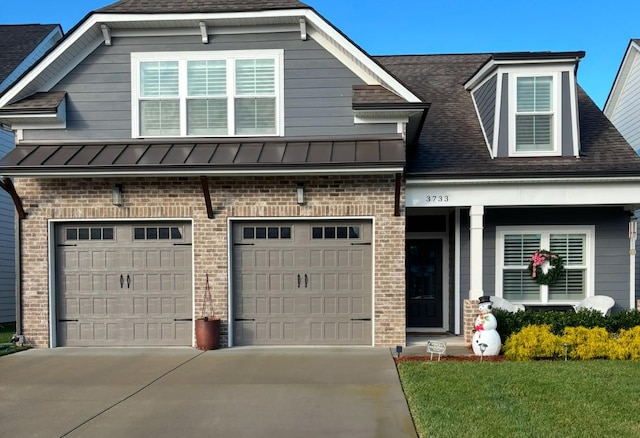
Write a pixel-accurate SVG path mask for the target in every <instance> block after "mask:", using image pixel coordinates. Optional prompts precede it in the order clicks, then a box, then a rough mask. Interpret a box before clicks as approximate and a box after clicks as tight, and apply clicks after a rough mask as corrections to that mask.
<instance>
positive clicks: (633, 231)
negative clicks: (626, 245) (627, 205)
mask: <svg viewBox="0 0 640 438" xmlns="http://www.w3.org/2000/svg"><path fill="white" fill-rule="evenodd" d="M637 238H638V218H637V217H635V216H631V218H630V219H629V239H631V240H636V239H637Z"/></svg>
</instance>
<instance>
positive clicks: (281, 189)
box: [15, 176, 405, 347]
mask: <svg viewBox="0 0 640 438" xmlns="http://www.w3.org/2000/svg"><path fill="white" fill-rule="evenodd" d="M299 182H300V183H303V184H304V185H305V198H306V201H307V204H306V205H304V206H299V205H297V203H296V196H295V195H296V185H297V183H299ZM114 183H120V184H122V185H123V193H124V205H123V206H122V207H115V206H112V205H111V187H112V185H113V184H114ZM15 184H16V189H17V191H18V193H19V195H20V196H21V197H22V200H23V204H24V206H25V209H26V211H27V213H28V217H27V219H26V220H24V221H23V222H22V235H21V239H22V254H23V255H22V257H23V260H22V263H23V271H24V274H23V278H22V290H23V325H24V335H25V337H26V340H27V342H28V343H29V344H31V345H33V346H36V347H47V346H48V345H49V325H48V319H49V284H48V278H49V272H48V268H49V265H50V261H49V260H48V251H47V242H48V238H49V236H48V220H49V219H73V220H82V219H122V218H129V219H132V220H133V219H163V218H168V219H169V218H170V219H179V218H185V219H192V220H193V252H194V263H195V266H194V279H193V280H194V285H195V291H196V292H195V303H194V304H195V309H196V310H197V311H198V309H200V308H201V307H202V298H203V290H204V273H205V272H206V273H208V274H209V279H210V284H211V285H212V295H213V300H214V306H215V309H216V314H217V315H216V316H220V317H221V318H222V319H223V321H222V340H221V343H222V345H227V333H228V326H227V323H228V321H226V319H227V315H228V307H227V304H228V303H227V296H228V291H227V273H228V255H227V235H228V232H227V224H228V222H227V219H228V218H233V217H242V218H247V217H255V218H264V217H286V218H296V217H301V218H302V217H317V218H322V217H357V216H371V217H374V218H375V221H374V231H375V253H374V254H375V256H376V257H375V262H374V269H375V277H374V293H375V296H374V315H375V345H376V346H393V345H404V343H405V303H404V302H405V297H404V295H405V288H404V282H405V273H404V269H405V267H404V256H405V247H404V232H405V230H404V224H405V221H404V198H402V199H401V200H400V204H401V206H402V215H401V216H400V217H395V216H394V215H393V213H394V190H395V180H394V177H393V176H346V177H308V178H287V177H246V178H226V179H219V178H209V186H210V192H211V202H212V205H213V209H214V213H215V218H214V219H212V220H211V219H208V218H207V212H206V208H205V203H204V197H203V194H202V187H201V185H200V180H199V178H129V179H120V180H113V179H111V180H107V179H69V180H57V179H55V180H35V179H17V180H16V182H15ZM52 262H53V261H51V263H52ZM198 316H199V315H197V314H196V315H195V317H198Z"/></svg>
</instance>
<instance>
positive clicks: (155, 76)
mask: <svg viewBox="0 0 640 438" xmlns="http://www.w3.org/2000/svg"><path fill="white" fill-rule="evenodd" d="M131 58H132V78H133V81H132V82H133V90H132V96H133V102H132V114H133V118H132V119H133V136H134V137H145V138H146V137H188V136H191V137H207V136H209V137H214V136H215V137H231V136H272V135H282V132H283V131H284V129H283V126H282V125H283V122H282V114H283V111H282V108H281V105H282V81H281V78H282V72H281V69H282V59H281V58H282V51H261V52H260V53H257V52H188V53H184V52H180V53H133V54H132V55H131Z"/></svg>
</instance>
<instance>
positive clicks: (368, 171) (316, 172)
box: [0, 167, 404, 178]
mask: <svg viewBox="0 0 640 438" xmlns="http://www.w3.org/2000/svg"><path fill="white" fill-rule="evenodd" d="M403 171H404V169H403V168H402V167H380V168H343V169H335V168H334V169H309V170H214V171H202V170H192V171H187V170H184V171H178V170H167V171H147V172H145V171H141V170H138V171H115V170H109V171H103V172H59V171H51V172H46V171H44V172H33V173H25V172H12V171H2V170H0V175H2V176H8V177H15V178H114V177H130V178H134V177H135V178H151V177H179V176H187V177H197V176H211V177H215V176H224V177H232V176H325V175H326V176H332V175H345V174H346V175H392V174H396V173H402V172H403Z"/></svg>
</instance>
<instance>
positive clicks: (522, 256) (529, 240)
mask: <svg viewBox="0 0 640 438" xmlns="http://www.w3.org/2000/svg"><path fill="white" fill-rule="evenodd" d="M540 240H541V237H540V234H507V235H505V236H504V265H505V266H522V267H524V268H526V267H527V266H528V265H529V260H530V258H531V256H532V255H533V253H534V252H536V251H537V250H539V249H540Z"/></svg>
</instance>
